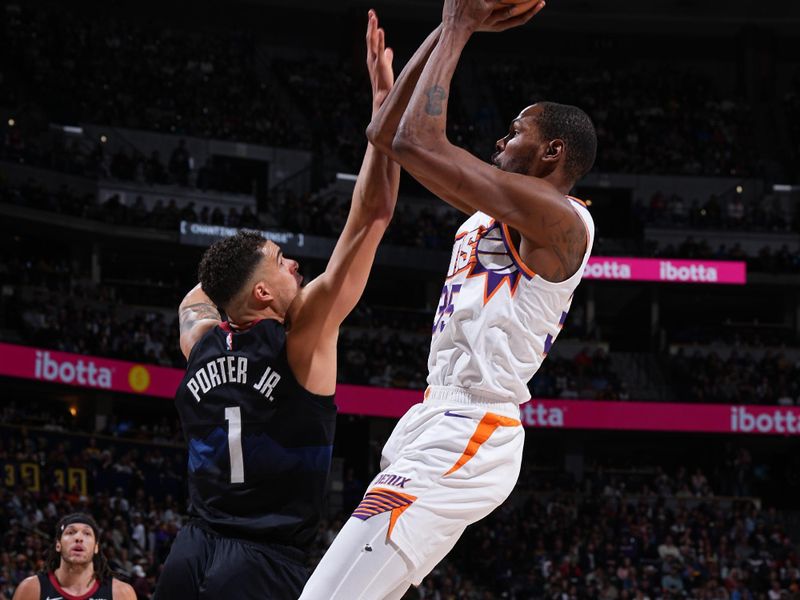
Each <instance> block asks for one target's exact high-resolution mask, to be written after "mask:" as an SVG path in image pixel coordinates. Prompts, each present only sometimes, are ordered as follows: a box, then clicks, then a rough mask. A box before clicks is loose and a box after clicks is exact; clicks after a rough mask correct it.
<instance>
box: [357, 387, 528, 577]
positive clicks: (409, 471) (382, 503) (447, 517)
mask: <svg viewBox="0 0 800 600" xmlns="http://www.w3.org/2000/svg"><path fill="white" fill-rule="evenodd" d="M524 439H525V433H524V431H523V428H522V424H521V423H520V420H519V406H517V405H516V404H514V403H511V402H508V401H496V400H490V399H487V398H485V397H481V396H477V395H474V394H471V393H469V392H468V391H467V390H464V389H461V388H453V387H444V386H431V387H429V388H428V390H427V391H426V392H425V401H424V402H423V403H422V404H418V405H416V406H413V407H412V408H411V409H410V410H409V411H408V412H407V413H406V414H405V415H404V416H403V418H402V419H400V421H399V422H398V423H397V425H396V427H395V428H394V431H393V432H392V435H391V436H390V437H389V440H388V441H387V442H386V445H385V446H384V448H383V453H382V457H381V468H382V469H383V470H382V471H381V472H380V473H379V474H378V475H377V476H376V477H375V479H373V480H372V483H370V485H369V486H368V488H367V492H366V494H365V496H364V499H363V500H362V501H361V503H360V504H359V506H358V508H356V510H355V511H354V512H353V517H355V518H358V519H362V520H367V519H369V518H370V517H373V516H375V515H378V514H381V513H385V512H391V517H390V520H389V530H388V536H389V539H391V541H392V542H393V543H394V544H396V545H397V546H398V547H399V548H400V550H401V551H402V552H403V553H404V554H405V555H406V557H407V558H408V559H409V561H410V562H411V563H412V564H413V565H414V573H413V574H412V577H411V578H410V580H411V582H412V583H413V584H414V585H419V583H420V582H421V581H422V579H423V577H425V575H427V574H428V573H429V572H430V571H431V570H432V569H433V568H434V567H435V566H436V564H437V563H438V562H439V561H440V560H441V559H442V558H444V556H445V555H446V554H447V553H448V552H449V551H450V550H451V549H452V548H453V546H454V545H455V543H456V542H457V541H458V538H459V537H460V536H461V534H462V533H463V532H464V529H465V528H466V527H467V525H469V524H471V523H474V522H476V521H478V520H480V519H482V518H483V517H485V516H486V515H488V514H489V513H490V512H492V511H493V510H494V509H495V508H497V507H498V506H499V505H500V504H502V503H503V501H504V500H505V499H506V498H507V497H508V495H509V494H510V493H511V490H512V489H513V488H514V485H515V484H516V482H517V478H518V477H519V470H520V465H521V462H522V447H523V443H524Z"/></svg>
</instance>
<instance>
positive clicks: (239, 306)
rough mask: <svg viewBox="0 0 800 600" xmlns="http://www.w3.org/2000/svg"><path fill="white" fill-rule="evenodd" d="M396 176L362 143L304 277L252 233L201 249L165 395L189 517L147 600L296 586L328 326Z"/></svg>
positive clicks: (345, 309)
mask: <svg viewBox="0 0 800 600" xmlns="http://www.w3.org/2000/svg"><path fill="white" fill-rule="evenodd" d="M373 41H374V43H373V44H372V45H370V46H369V47H368V51H367V65H368V67H369V73H370V80H371V84H372V96H373V115H374V114H375V113H376V112H377V109H378V107H379V106H380V104H381V102H383V100H384V99H385V98H386V95H387V93H388V91H389V89H390V88H391V86H392V83H393V81H394V77H393V72H392V67H391V59H392V55H391V50H390V49H387V48H384V47H383V44H382V39H380V40H379V39H378V38H375V39H374V40H373ZM399 178H400V168H399V166H398V165H397V164H396V163H394V162H392V161H391V160H390V159H388V158H387V157H386V155H385V154H383V153H381V152H379V151H377V150H376V149H375V147H374V146H373V145H372V144H368V147H367V151H366V154H365V156H364V161H363V163H362V165H361V171H360V173H359V175H358V180H357V182H356V185H355V189H354V190H353V198H352V203H351V207H350V213H349V215H348V218H347V222H346V223H345V226H344V229H343V231H342V234H341V236H340V237H339V240H338V242H337V243H336V247H335V248H334V250H333V254H332V255H331V258H330V260H329V262H328V265H327V268H326V269H325V272H324V273H322V275H320V276H319V277H317V278H316V279H315V280H314V281H312V282H311V283H309V284H308V285H307V286H305V287H302V286H301V282H302V277H301V276H300V274H299V272H298V269H299V267H298V264H297V262H296V261H294V260H291V259H289V258H286V257H285V256H283V252H282V251H281V249H280V248H279V247H278V246H277V245H275V244H274V243H272V242H270V241H266V240H264V239H263V238H262V237H261V236H260V235H258V234H256V233H252V232H249V233H243V232H240V233H239V234H237V235H235V236H233V237H231V238H227V239H225V240H222V241H219V242H217V243H215V244H214V245H213V246H212V247H211V248H209V249H208V250H207V251H206V253H205V254H204V256H203V259H202V261H201V263H200V269H199V273H200V285H198V286H197V287H195V288H194V289H193V290H192V291H191V292H189V293H188V294H187V296H186V298H185V299H184V301H183V302H182V303H181V306H180V309H179V318H180V326H181V336H180V343H181V350H182V351H183V353H184V355H185V356H186V358H187V360H188V365H187V369H186V375H185V376H184V379H183V381H182V383H181V385H180V386H179V388H178V392H177V395H176V398H175V402H176V406H177V409H178V413H179V415H180V418H181V424H182V426H183V431H184V436H185V438H186V443H187V446H188V451H189V474H188V487H189V514H190V516H191V518H192V520H191V521H190V522H189V523H188V524H187V525H186V526H184V527H183V528H182V529H181V531H180V532H179V534H178V536H177V538H176V540H175V542H174V543H173V545H172V548H171V550H170V554H169V557H168V558H167V561H166V563H165V565H164V570H163V572H162V574H161V576H160V578H159V581H158V587H157V589H156V593H155V598H157V599H158V600H178V599H180V600H191V599H208V600H219V599H220V598H236V599H243V600H244V599H252V600H255V599H258V600H264V599H271V600H296V598H297V597H298V596H299V595H300V592H301V590H302V589H303V585H304V584H305V582H306V580H307V579H308V572H307V570H306V568H305V551H306V549H307V548H308V546H309V545H310V544H311V543H312V542H313V541H314V538H315V537H316V534H317V529H318V524H319V520H320V517H321V513H322V509H323V505H324V497H325V493H326V491H327V478H328V473H329V471H330V463H331V449H332V445H333V437H334V426H335V423H336V407H335V405H334V397H333V395H334V391H335V387H336V342H337V338H338V334H339V326H340V325H341V323H342V321H343V320H344V318H345V317H346V316H347V314H348V313H349V312H350V311H351V310H352V309H353V307H354V306H355V305H356V303H357V302H358V299H359V298H360V297H361V294H362V292H363V290H364V287H365V285H366V282H367V277H368V275H369V272H370V269H371V267H372V263H373V261H374V258H375V252H376V250H377V247H378V243H379V242H380V240H381V237H382V236H383V234H384V232H385V230H386V227H387V226H388V224H389V221H390V219H391V217H392V214H393V211H394V207H395V202H396V200H397V190H398V185H399ZM218 307H219V308H222V309H224V311H225V313H226V315H227V320H226V321H222V320H221V318H220V313H219V311H218Z"/></svg>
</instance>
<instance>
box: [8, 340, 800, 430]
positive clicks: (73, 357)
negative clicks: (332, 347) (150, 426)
mask: <svg viewBox="0 0 800 600" xmlns="http://www.w3.org/2000/svg"><path fill="white" fill-rule="evenodd" d="M0 375H6V376H10V377H20V378H24V379H35V380H40V381H45V382H52V383H59V384H66V385H73V386H78V387H84V388H95V389H104V390H112V391H116V392H126V393H129V394H140V395H145V396H155V397H161V398H171V397H173V396H174V394H175V390H176V389H177V387H178V385H179V384H180V381H181V379H182V377H183V371H182V370H180V369H171V368H166V367H157V366H153V365H142V364H137V363H131V362H126V361H122V360H112V359H107V358H98V357H95V356H85V355H81V354H70V353H67V352H55V351H52V350H43V349H40V348H30V347H27V346H17V345H12V344H0ZM421 401H422V392H421V391H414V390H398V389H387V388H376V387H366V386H357V385H340V386H338V388H337V391H336V403H337V405H338V407H339V411H340V412H342V413H345V414H358V415H366V416H376V417H391V418H398V417H400V416H402V415H403V413H404V412H405V411H406V410H408V408H409V407H411V406H413V405H414V404H416V403H417V402H421ZM520 419H521V420H522V423H523V424H524V425H525V426H526V427H537V428H547V429H606V430H624V431H673V432H674V431H686V432H707V433H745V434H751V433H752V434H771V435H798V434H800V408H798V407H783V406H750V405H746V406H730V405H724V404H689V403H663V402H607V401H595V400H558V399H532V400H531V401H529V402H526V403H525V404H523V405H522V406H521V407H520Z"/></svg>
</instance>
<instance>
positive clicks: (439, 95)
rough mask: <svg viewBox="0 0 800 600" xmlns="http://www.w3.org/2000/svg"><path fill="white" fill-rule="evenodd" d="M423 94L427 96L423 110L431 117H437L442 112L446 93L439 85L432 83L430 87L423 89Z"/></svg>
mask: <svg viewBox="0 0 800 600" xmlns="http://www.w3.org/2000/svg"><path fill="white" fill-rule="evenodd" d="M425 95H426V96H428V103H427V104H426V105H425V112H426V113H427V114H429V115H431V116H432V117H438V116H439V115H441V114H442V103H443V102H444V101H445V100H446V99H447V93H446V92H445V91H444V88H443V87H442V86H440V85H434V86H433V87H432V88H428V89H427V90H425Z"/></svg>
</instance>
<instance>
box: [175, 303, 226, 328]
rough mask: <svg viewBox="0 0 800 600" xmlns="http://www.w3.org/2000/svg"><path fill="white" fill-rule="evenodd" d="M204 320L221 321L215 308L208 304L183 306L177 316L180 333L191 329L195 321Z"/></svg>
mask: <svg viewBox="0 0 800 600" xmlns="http://www.w3.org/2000/svg"><path fill="white" fill-rule="evenodd" d="M204 319H216V320H217V321H220V320H221V317H220V315H219V311H218V310H217V307H216V306H214V305H213V304H209V303H208V302H197V303H195V304H189V305H188V306H184V307H183V308H182V309H181V310H180V313H179V314H178V322H179V323H180V327H181V333H183V332H184V331H188V330H189V329H191V328H192V327H193V326H194V324H195V323H196V322H197V321H202V320H204Z"/></svg>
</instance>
